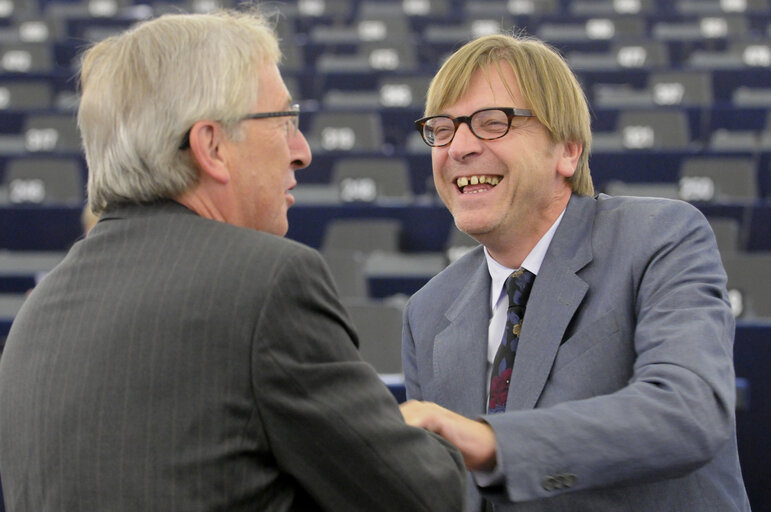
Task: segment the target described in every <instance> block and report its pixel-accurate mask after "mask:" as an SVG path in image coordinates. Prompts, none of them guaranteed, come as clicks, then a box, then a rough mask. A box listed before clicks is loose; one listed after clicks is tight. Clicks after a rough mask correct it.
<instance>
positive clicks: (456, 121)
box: [415, 107, 536, 148]
mask: <svg viewBox="0 0 771 512" xmlns="http://www.w3.org/2000/svg"><path fill="white" fill-rule="evenodd" d="M489 110H500V111H501V112H503V113H504V114H506V117H507V118H508V124H507V125H506V131H505V132H503V133H502V134H501V135H498V136H497V137H480V136H479V135H478V134H477V133H476V132H475V131H474V128H473V127H472V126H471V118H472V117H474V116H475V115H477V114H479V113H480V112H486V111H489ZM439 117H441V118H445V119H449V120H450V121H452V123H453V125H454V130H453V132H452V137H450V140H448V141H447V142H445V143H444V144H430V143H429V142H428V140H427V139H426V135H425V133H424V129H425V126H426V123H427V122H428V121H429V120H431V119H435V118H439ZM515 117H536V116H535V114H533V111H532V110H529V109H525V108H511V107H489V108H483V109H479V110H477V111H476V112H472V113H471V114H470V115H467V116H458V117H452V116H448V115H437V116H428V117H422V118H420V119H417V120H415V129H416V130H417V131H418V133H420V137H421V138H422V139H423V142H425V143H426V145H427V146H429V147H432V148H441V147H444V146H447V145H448V144H450V143H451V142H452V141H453V139H455V134H456V133H458V127H459V126H460V125H461V124H463V123H466V124H467V125H468V127H469V130H470V131H471V133H473V134H474V137H476V138H477V139H480V140H496V139H500V138H502V137H505V136H506V135H507V134H508V133H509V131H510V130H511V121H512V119H514V118H515Z"/></svg>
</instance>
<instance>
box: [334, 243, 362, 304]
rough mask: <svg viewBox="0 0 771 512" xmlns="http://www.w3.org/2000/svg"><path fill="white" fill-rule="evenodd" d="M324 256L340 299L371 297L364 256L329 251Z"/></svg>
mask: <svg viewBox="0 0 771 512" xmlns="http://www.w3.org/2000/svg"><path fill="white" fill-rule="evenodd" d="M323 255H324V259H325V260H326V262H327V266H328V267H329V271H330V273H331V274H332V278H333V279H334V281H335V284H336V285H337V291H338V293H339V294H340V297H343V298H360V299H363V298H366V297H369V287H368V284H367V277H366V276H365V274H364V260H365V256H364V255H363V254H361V253H358V252H353V251H345V250H328V251H326V252H324V253H323Z"/></svg>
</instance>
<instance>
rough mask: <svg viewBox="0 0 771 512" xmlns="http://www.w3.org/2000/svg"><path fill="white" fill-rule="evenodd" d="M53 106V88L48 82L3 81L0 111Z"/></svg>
mask: <svg viewBox="0 0 771 512" xmlns="http://www.w3.org/2000/svg"><path fill="white" fill-rule="evenodd" d="M52 105H53V87H52V86H51V84H50V82H48V81H47V80H18V81H12V80H3V81H2V82H0V111H2V110H25V109H47V108H50V107H51V106H52Z"/></svg>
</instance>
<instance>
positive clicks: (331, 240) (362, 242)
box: [321, 218, 402, 254]
mask: <svg viewBox="0 0 771 512" xmlns="http://www.w3.org/2000/svg"><path fill="white" fill-rule="evenodd" d="M401 230H402V226H401V223H400V222H399V221H398V220H394V219H360V218H353V219H334V220H332V221H330V222H329V223H328V224H327V228H326V231H325V233H324V238H323V240H322V245H321V250H322V252H325V253H326V252H329V251H333V252H334V251H350V252H360V253H363V254H370V253H373V252H394V253H395V252H399V244H400V238H401Z"/></svg>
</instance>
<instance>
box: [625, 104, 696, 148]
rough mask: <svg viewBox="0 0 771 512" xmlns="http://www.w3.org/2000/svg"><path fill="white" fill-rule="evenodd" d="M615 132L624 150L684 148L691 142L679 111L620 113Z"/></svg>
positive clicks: (684, 117) (683, 114)
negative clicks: (621, 141)
mask: <svg viewBox="0 0 771 512" xmlns="http://www.w3.org/2000/svg"><path fill="white" fill-rule="evenodd" d="M616 130H617V131H618V132H619V133H620V134H621V136H622V139H623V144H624V147H626V148H627V149H685V148H687V147H688V145H689V144H690V141H691V134H690V128H689V125H688V118H687V117H686V114H685V112H683V111H682V110H632V111H623V112H621V113H620V114H619V118H618V123H617V126H616Z"/></svg>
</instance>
